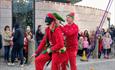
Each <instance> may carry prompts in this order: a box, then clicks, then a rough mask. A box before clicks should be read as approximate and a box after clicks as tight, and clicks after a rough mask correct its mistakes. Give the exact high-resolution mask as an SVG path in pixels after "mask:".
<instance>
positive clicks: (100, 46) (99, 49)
mask: <svg viewBox="0 0 115 70" xmlns="http://www.w3.org/2000/svg"><path fill="white" fill-rule="evenodd" d="M102 42H103V39H102V35H99V36H98V58H101V53H102V50H103V43H102Z"/></svg>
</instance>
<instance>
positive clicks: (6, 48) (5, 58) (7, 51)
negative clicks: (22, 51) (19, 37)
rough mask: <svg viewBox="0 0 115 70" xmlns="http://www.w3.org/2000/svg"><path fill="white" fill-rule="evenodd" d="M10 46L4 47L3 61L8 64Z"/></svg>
mask: <svg viewBox="0 0 115 70" xmlns="http://www.w3.org/2000/svg"><path fill="white" fill-rule="evenodd" d="M9 53H10V45H9V46H4V60H5V61H7V62H9Z"/></svg>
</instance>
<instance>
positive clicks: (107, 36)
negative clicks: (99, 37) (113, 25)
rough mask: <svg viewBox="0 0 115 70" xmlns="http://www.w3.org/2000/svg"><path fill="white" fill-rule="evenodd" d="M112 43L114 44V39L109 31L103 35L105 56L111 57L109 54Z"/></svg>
mask: <svg viewBox="0 0 115 70" xmlns="http://www.w3.org/2000/svg"><path fill="white" fill-rule="evenodd" d="M111 44H112V39H111V36H110V34H109V32H107V33H106V34H105V35H104V37H103V48H104V58H106V59H109V54H110V52H111V47H110V45H111Z"/></svg>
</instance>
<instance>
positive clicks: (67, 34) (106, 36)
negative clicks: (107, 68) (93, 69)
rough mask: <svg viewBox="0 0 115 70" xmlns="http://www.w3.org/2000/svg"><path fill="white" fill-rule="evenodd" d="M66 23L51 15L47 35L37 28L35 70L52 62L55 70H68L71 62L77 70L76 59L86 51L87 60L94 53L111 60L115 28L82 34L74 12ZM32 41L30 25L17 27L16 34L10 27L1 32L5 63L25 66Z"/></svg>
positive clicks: (73, 69)
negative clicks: (75, 20) (60, 68)
mask: <svg viewBox="0 0 115 70" xmlns="http://www.w3.org/2000/svg"><path fill="white" fill-rule="evenodd" d="M66 21H67V22H68V24H66V25H62V24H60V23H61V22H65V20H64V19H63V18H61V16H60V15H59V14H57V13H48V14H47V16H46V18H45V22H46V23H47V24H46V25H47V26H48V27H47V28H46V30H45V34H43V33H42V32H41V25H38V29H37V31H36V34H35V39H34V40H35V41H36V47H35V48H36V52H35V53H33V55H32V57H35V67H36V70H43V68H44V65H45V63H46V62H47V61H51V60H52V67H51V69H52V70H58V69H59V67H62V70H67V68H66V66H67V65H68V61H70V67H71V70H77V66H76V56H77V55H79V56H81V57H82V56H83V52H84V51H85V53H86V55H85V56H86V58H87V59H89V58H91V57H94V56H96V55H94V53H97V52H98V54H97V58H102V55H103V58H105V59H109V58H110V53H111V48H113V47H114V49H115V45H114V43H115V26H113V25H112V26H111V27H110V28H108V29H107V30H105V29H103V28H102V29H97V31H90V32H89V31H88V30H85V31H84V32H79V30H80V29H79V28H78V26H77V25H76V24H75V23H74V13H70V14H68V15H67V16H66ZM33 38H34V37H33V32H32V30H31V27H30V26H27V28H26V30H25V31H24V30H23V29H22V27H21V26H20V24H19V23H17V24H15V27H14V31H11V29H10V26H8V25H7V26H5V27H4V32H3V36H2V35H1V33H0V49H1V48H2V45H3V48H4V61H5V62H6V63H7V64H8V65H15V61H20V66H22V67H23V66H24V64H27V63H28V59H29V57H30V56H28V54H29V53H28V52H29V49H28V48H29V43H30V41H31V40H32V39H33ZM2 40H3V44H2ZM95 50H96V51H97V52H95ZM114 54H115V52H114ZM62 57H63V58H62Z"/></svg>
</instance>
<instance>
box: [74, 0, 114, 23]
mask: <svg viewBox="0 0 115 70" xmlns="http://www.w3.org/2000/svg"><path fill="white" fill-rule="evenodd" d="M108 2H109V0H82V1H81V2H79V3H76V5H82V6H89V7H94V8H99V9H102V10H105V9H106V7H107V4H108ZM109 12H110V13H111V24H114V25H115V0H113V2H112V5H111V8H110V10H109Z"/></svg>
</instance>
